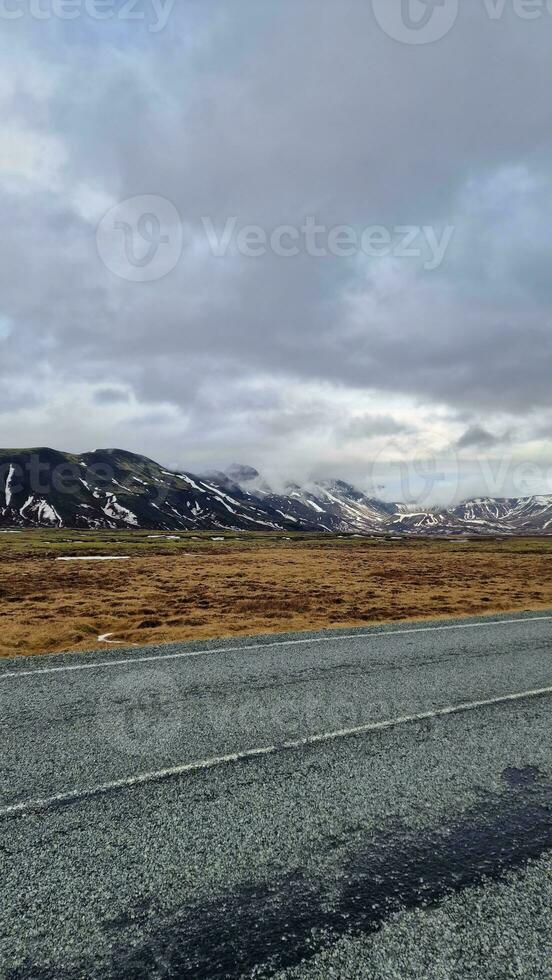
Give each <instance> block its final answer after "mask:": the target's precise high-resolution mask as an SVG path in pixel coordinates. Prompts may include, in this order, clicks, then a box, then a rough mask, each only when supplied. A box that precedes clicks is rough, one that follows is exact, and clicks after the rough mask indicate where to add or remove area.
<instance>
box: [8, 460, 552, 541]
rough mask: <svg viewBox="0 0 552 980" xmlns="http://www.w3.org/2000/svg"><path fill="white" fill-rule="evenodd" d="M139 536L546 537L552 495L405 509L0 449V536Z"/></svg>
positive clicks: (332, 492) (229, 476)
mask: <svg viewBox="0 0 552 980" xmlns="http://www.w3.org/2000/svg"><path fill="white" fill-rule="evenodd" d="M8 527H14V528H25V527H60V528H61V527H66V528H81V529H85V528H90V529H113V530H116V529H121V528H144V529H151V530H160V531H164V530H166V531H189V530H206V531H220V530H232V531H243V530H254V531H288V532H289V531H303V532H307V531H309V532H314V531H320V532H329V533H334V534H371V535H374V534H377V535H381V534H384V535H385V534H401V535H446V536H460V535H485V534H486V535H494V534H497V535H501V534H510V535H511V534H550V533H552V495H546V494H542V495H534V496H532V497H519V498H518V497H475V498H472V499H470V500H466V501H463V502H461V503H460V504H457V505H455V506H453V507H450V508H426V509H424V508H419V509H415V508H411V507H409V506H408V505H406V504H401V503H388V502H385V501H382V500H378V499H377V498H374V497H370V496H368V495H366V494H365V493H363V492H362V491H361V490H359V489H358V488H357V487H354V486H352V484H350V483H347V482H346V481H343V480H339V479H336V480H319V481H312V482H310V483H308V484H306V485H305V486H300V485H299V484H288V485H287V486H286V487H285V488H284V490H283V491H280V492H278V491H275V490H273V489H272V488H271V487H270V486H269V485H268V484H267V483H266V482H265V481H264V479H263V478H262V476H261V475H260V474H259V473H258V472H257V470H255V469H254V468H253V467H250V466H246V465H243V464H234V465H233V466H231V467H229V468H228V469H227V470H226V471H225V472H215V473H210V474H209V473H207V474H203V475H198V474H194V473H191V472H187V471H173V470H169V469H168V468H166V467H163V466H162V465H161V464H159V463H157V462H155V460H152V459H150V458H148V457H146V456H141V455H138V454H136V453H131V452H129V451H127V450H121V449H99V450H94V451H93V452H89V453H83V454H80V455H79V454H75V453H63V452H61V451H59V450H54V449H49V448H48V447H37V448H33V449H0V528H8Z"/></svg>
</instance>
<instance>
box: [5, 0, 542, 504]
mask: <svg viewBox="0 0 552 980" xmlns="http://www.w3.org/2000/svg"><path fill="white" fill-rule="evenodd" d="M401 2H402V0H385V5H386V7H385V9H384V8H382V0H373V2H372V0H176V3H175V5H174V7H172V5H171V0H157V2H155V3H154V0H139V2H129V0H103V2H102V3H101V4H100V3H98V2H97V0H40V2H39V0H3V2H2V3H0V20H1V21H2V23H1V24H0V46H1V48H2V65H3V71H2V77H1V80H0V110H1V111H0V198H1V206H2V208H1V213H2V219H3V225H2V228H3V234H2V236H1V239H0V252H1V255H0V282H1V289H0V381H1V385H2V398H1V401H0V445H2V446H6V447H8V446H38V445H49V446H53V447H55V448H58V449H66V450H70V451H85V450H88V449H93V448H98V447H100V446H102V447H104V446H118V447H122V448H126V449H130V450H133V451H137V452H142V453H145V454H146V455H149V456H152V457H154V458H156V459H158V460H160V461H161V462H163V463H166V464H169V465H171V464H175V465H178V466H185V467H187V468H188V469H190V470H196V471H197V470H205V469H206V468H210V467H221V466H224V465H225V464H228V463H230V462H233V461H234V460H239V461H243V462H248V463H251V464H253V465H256V466H257V467H258V468H261V469H263V470H264V471H265V472H267V473H268V474H269V475H270V476H273V477H274V478H275V477H276V476H278V475H280V476H292V477H295V478H298V479H303V478H306V477H308V476H309V475H322V474H332V475H343V476H345V477H349V478H354V479H355V480H357V481H358V482H359V483H361V484H362V485H364V486H372V487H374V488H379V489H380V490H381V493H382V495H386V494H388V495H389V496H393V497H395V496H397V495H398V491H399V489H401V490H402V491H403V493H402V495H403V496H404V495H405V493H404V490H405V480H406V482H407V483H408V482H409V481H410V480H411V478H412V479H413V485H414V484H415V483H416V480H418V478H419V475H420V472H421V473H422V477H421V479H422V482H423V480H424V476H423V472H424V466H426V464H427V465H428V466H429V467H430V468H432V469H431V472H432V473H433V476H432V479H431V495H432V498H434V499H435V501H437V500H440V501H443V502H447V501H448V499H449V498H450V497H451V496H458V495H460V496H462V495H464V494H466V493H483V492H489V493H491V492H492V493H495V494H496V493H522V492H546V491H548V492H552V451H551V447H550V434H551V423H552V406H551V398H550V388H551V386H550V373H551V366H552V356H551V355H552V332H551V327H552V320H551V301H552V275H551V258H552V254H551V253H552V247H551V244H552V225H551V218H552V171H551V156H552V154H551V150H552V125H551V122H552V120H551V116H552V102H551V100H550V97H549V93H550V91H551V89H552V61H551V59H550V49H551V43H552V13H551V12H549V11H548V10H547V6H546V4H544V3H543V4H542V7H539V4H538V3H537V4H536V5H535V4H534V3H532V4H530V5H523V4H520V3H519V2H516V3H514V0H462V3H461V4H460V9H458V7H459V5H458V3H457V2H456V0H445V5H444V7H442V8H440V9H439V8H436V9H435V10H432V9H431V8H432V4H429V5H428V4H427V3H422V2H421V0H409V3H406V4H405V5H404V6H406V7H409V10H408V12H407V13H408V17H406V15H405V12H404V6H403V8H401ZM529 8H530V9H529ZM401 10H402V14H401ZM386 11H387V13H386ZM529 15H530V16H529ZM100 17H101V19H100ZM435 18H437V19H435ZM438 18H441V20H439V19H438ZM440 34H442V35H443V36H439V35H440ZM397 474H399V475H397ZM405 474H406V476H405ZM397 480H399V481H400V483H401V486H400V488H399V486H398V483H397ZM413 493H414V495H415V493H416V491H415V490H414V491H413Z"/></svg>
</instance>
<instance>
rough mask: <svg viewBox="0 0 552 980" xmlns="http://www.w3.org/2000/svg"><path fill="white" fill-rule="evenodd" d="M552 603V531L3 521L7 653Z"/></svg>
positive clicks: (3, 648) (1, 605)
mask: <svg viewBox="0 0 552 980" xmlns="http://www.w3.org/2000/svg"><path fill="white" fill-rule="evenodd" d="M86 555H88V556H98V555H104V556H114V555H120V556H128V559H127V560H124V561H104V562H72V561H69V562H66V561H59V560H57V559H59V558H62V557H75V556H86ZM545 608H552V539H550V538H540V539H539V538H534V539H504V540H494V539H490V540H483V539H482V540H478V541H475V540H469V541H468V540H461V541H445V540H433V541H432V540H398V541H397V540H383V539H365V538H336V537H331V536H324V535H310V536H308V535H297V536H291V537H288V536H284V535H282V534H278V535H273V536H271V535H259V534H251V535H247V534H233V533H221V534H220V535H216V534H215V533H214V532H213V533H212V534H200V535H198V534H194V535H186V534H183V535H180V536H179V539H178V540H174V541H173V540H169V539H167V538H165V537H163V536H153V532H144V531H131V532H120V533H118V532H71V531H64V530H60V531H23V532H20V533H18V534H6V533H0V656H1V657H14V656H23V655H26V654H36V653H52V652H57V651H64V650H92V649H98V648H104V649H106V648H107V647H106V643H105V642H101V643H100V642H99V641H98V637H99V636H105V635H106V634H111V636H110V639H111V640H112V641H115V642H117V641H118V642H120V643H121V645H131V644H146V643H166V642H170V641H173V640H189V639H204V638H207V637H221V636H229V635H246V634H253V633H267V632H268V633H274V632H281V631H286V630H302V629H309V628H314V629H321V628H324V627H345V626H367V625H370V624H373V623H382V622H388V621H396V620H405V619H421V618H427V617H439V616H459V615H468V614H477V613H491V612H498V611H509V610H512V611H513V610H526V609H545ZM110 649H114V648H113V647H111V648H110Z"/></svg>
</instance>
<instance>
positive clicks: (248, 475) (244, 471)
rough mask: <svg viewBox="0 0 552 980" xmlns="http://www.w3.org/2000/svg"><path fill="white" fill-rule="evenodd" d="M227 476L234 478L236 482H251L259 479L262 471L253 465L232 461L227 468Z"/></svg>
mask: <svg viewBox="0 0 552 980" xmlns="http://www.w3.org/2000/svg"><path fill="white" fill-rule="evenodd" d="M226 476H228V477H230V479H231V480H234V481H235V483H250V482H251V481H252V480H258V479H259V476H260V473H259V472H258V471H257V470H256V469H255V468H254V467H253V466H245V465H244V464H243V463H232V465H231V466H229V467H228V469H227V470H226Z"/></svg>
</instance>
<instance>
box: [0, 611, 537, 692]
mask: <svg viewBox="0 0 552 980" xmlns="http://www.w3.org/2000/svg"><path fill="white" fill-rule="evenodd" d="M550 620H552V616H527V617H526V618H525V619H492V620H489V621H488V622H484V623H455V624H454V625H449V626H422V627H417V628H416V627H414V628H413V629H400V630H382V632H381V633H346V634H341V635H339V636H338V635H336V636H331V635H329V636H314V637H305V638H304V639H301V640H274V641H272V642H270V643H250V644H247V645H246V646H239V647H211V648H209V649H206V650H184V651H182V652H181V653H162V654H157V655H153V656H148V657H128V658H127V659H125V660H103V661H99V662H96V663H87V664H82V663H79V664H64V665H63V666H60V667H38V668H36V669H34V670H6V671H3V670H1V669H0V681H3V680H11V679H15V678H20V677H36V676H37V675H38V676H40V675H42V674H63V673H68V672H71V671H77V670H100V669H105V668H108V667H132V666H134V665H135V664H149V663H162V662H163V661H165V660H187V659H189V658H193V657H207V656H211V655H212V654H215V653H248V652H249V651H250V650H271V649H272V648H273V647H287V646H301V645H308V644H309V643H340V642H341V641H342V640H381V639H385V638H386V637H388V636H405V635H408V634H411V633H438V632H444V631H446V630H473V629H489V628H490V627H491V626H518V625H520V624H523V623H540V622H548V621H550ZM244 639H247V637H244ZM129 645H130V644H129ZM54 656H55V655H54ZM58 656H59V654H58Z"/></svg>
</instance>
